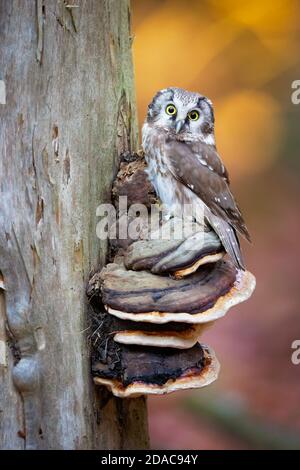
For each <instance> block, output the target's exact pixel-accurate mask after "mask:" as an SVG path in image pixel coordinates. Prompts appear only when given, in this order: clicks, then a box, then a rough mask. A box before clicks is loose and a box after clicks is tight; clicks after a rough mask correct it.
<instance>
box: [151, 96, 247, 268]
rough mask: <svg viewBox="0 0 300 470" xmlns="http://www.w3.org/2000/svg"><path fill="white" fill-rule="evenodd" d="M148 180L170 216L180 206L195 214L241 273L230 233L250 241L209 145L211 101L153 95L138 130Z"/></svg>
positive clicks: (225, 176) (236, 246)
mask: <svg viewBox="0 0 300 470" xmlns="http://www.w3.org/2000/svg"><path fill="white" fill-rule="evenodd" d="M143 149H144V152H145V158H146V161H147V164H148V169H147V171H148V175H149V179H150V181H151V183H152V184H153V186H154V189H155V191H156V193H157V194H158V196H159V198H160V199H161V201H162V203H163V204H164V205H165V206H166V207H167V208H168V209H169V211H170V213H180V212H181V213H182V210H183V206H184V204H195V205H197V206H198V207H199V208H201V210H202V212H203V213H204V216H205V219H206V221H207V222H208V223H209V225H210V226H211V227H212V228H213V229H214V230H215V232H216V233H217V234H218V236H219V237H220V240H221V242H222V243H223V246H224V248H225V250H226V251H227V252H228V254H229V255H230V256H231V258H232V259H233V261H234V262H235V264H236V265H237V266H238V267H239V268H242V269H244V267H245V265H244V261H243V258H242V254H241V251H240V245H239V241H238V238H237V234H236V232H239V233H240V234H242V235H243V236H245V237H246V238H247V239H248V240H249V241H250V236H249V232H248V230H247V227H246V225H245V222H244V220H243V217H242V214H241V212H240V210H239V208H238V206H237V204H236V202H235V200H234V197H233V195H232V194H231V192H230V189H229V177H228V173H227V170H226V168H225V166H224V165H223V163H222V161H221V159H220V157H219V155H218V153H217V150H216V145H215V137H214V112H213V107H212V103H211V101H210V100H209V99H208V98H206V97H205V96H202V95H200V94H198V93H192V92H188V91H186V90H183V89H181V88H166V89H164V90H161V91H159V92H158V93H157V94H156V95H155V96H154V98H153V100H152V102H151V103H150V104H149V107H148V114H147V117H146V121H145V123H144V126H143Z"/></svg>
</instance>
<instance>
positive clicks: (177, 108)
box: [146, 87, 214, 143]
mask: <svg viewBox="0 0 300 470" xmlns="http://www.w3.org/2000/svg"><path fill="white" fill-rule="evenodd" d="M146 122H147V123H148V124H153V125H155V126H156V127H161V128H162V129H164V130H166V131H169V132H171V133H174V134H176V135H177V136H178V137H179V138H180V137H181V136H182V137H184V138H188V137H195V138H199V139H201V140H203V141H205V142H207V143H214V111H213V107H212V103H211V101H210V100H209V99H208V98H206V97H205V96H203V95H200V94H199V93H194V92H190V91H187V90H184V89H182V88H173V87H171V88H165V89H164V90H160V91H159V92H157V93H156V95H155V96H154V98H153V100H152V101H151V103H150V104H149V106H148V113H147V118H146Z"/></svg>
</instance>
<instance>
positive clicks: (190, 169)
mask: <svg viewBox="0 0 300 470" xmlns="http://www.w3.org/2000/svg"><path fill="white" fill-rule="evenodd" d="M165 157H166V162H167V165H168V168H169V171H170V172H171V173H172V175H173V176H174V178H176V179H177V180H178V181H180V182H181V183H182V184H184V185H185V186H186V187H188V188H189V189H190V190H191V191H193V192H194V193H195V194H196V195H197V196H198V197H199V198H200V199H201V200H202V201H203V202H204V204H205V205H206V207H207V208H208V214H207V218H208V221H209V223H210V225H211V226H212V227H213V229H214V230H215V232H216V233H217V234H218V235H219V237H220V240H221V242H222V244H223V246H224V248H225V250H226V251H227V253H228V254H229V255H230V256H231V258H232V259H233V261H234V262H235V264H236V266H237V267H238V268H241V269H245V264H244V260H243V256H242V253H241V250H240V245H239V240H238V238H237V236H236V230H237V231H238V232H240V233H241V234H242V235H244V236H245V237H246V238H247V240H249V241H250V235H249V232H248V230H247V227H246V224H245V222H244V219H243V217H242V214H241V212H240V210H239V208H238V206H237V204H236V202H235V200H234V197H233V195H232V194H231V192H230V189H229V179H228V173H227V171H226V169H225V167H224V165H223V164H222V162H221V159H220V157H219V155H218V154H217V151H216V149H215V147H213V146H211V145H205V144H202V143H200V144H199V143H185V142H178V141H172V140H170V141H168V142H167V143H166V146H165Z"/></svg>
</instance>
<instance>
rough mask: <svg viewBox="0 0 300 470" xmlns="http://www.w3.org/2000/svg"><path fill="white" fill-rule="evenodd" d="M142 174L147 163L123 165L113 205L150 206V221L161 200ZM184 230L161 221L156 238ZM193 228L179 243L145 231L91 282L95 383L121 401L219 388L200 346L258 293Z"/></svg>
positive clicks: (117, 248) (118, 248)
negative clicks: (122, 201) (124, 201)
mask: <svg viewBox="0 0 300 470" xmlns="http://www.w3.org/2000/svg"><path fill="white" fill-rule="evenodd" d="M144 166H145V163H144V160H143V157H142V156H141V155H135V156H134V157H133V158H130V159H129V160H127V161H123V163H122V164H121V167H120V171H119V173H118V175H117V178H116V182H115V184H114V187H113V198H114V201H115V202H116V199H117V197H118V196H120V195H126V196H128V200H130V201H131V203H137V202H139V201H142V202H144V203H145V205H146V206H147V208H148V214H146V217H148V216H149V208H150V204H151V203H153V202H155V198H154V195H153V193H152V192H151V191H152V190H151V188H150V187H149V185H148V184H146V182H145V174H144ZM119 216H121V214H119ZM178 223H179V221H178V220H177V219H176V217H174V218H173V219H171V220H164V219H162V220H160V224H159V228H157V227H156V232H157V231H162V230H163V229H166V228H168V230H169V232H168V233H172V234H173V233H174V232H175V231H176V229H177V224H178ZM188 223H189V224H190V225H191V226H192V229H193V230H192V231H191V232H188V231H185V230H182V232H181V236H179V237H177V238H176V237H173V236H171V237H166V238H165V237H157V233H154V232H155V231H154V230H153V229H152V230H151V228H150V229H149V230H145V229H144V227H143V229H142V230H141V232H140V234H139V239H137V240H135V241H134V240H132V239H129V240H127V242H126V243H124V240H123V241H121V242H120V243H119V244H118V243H116V242H114V246H113V248H114V250H113V253H114V255H113V256H112V257H111V262H110V263H108V264H107V265H106V266H105V267H104V268H103V269H102V270H101V271H100V272H97V273H95V274H94V275H93V276H92V277H91V279H90V281H89V284H88V289H87V295H88V298H89V301H90V305H91V307H92V309H93V311H94V313H93V315H92V318H93V333H92V335H91V338H92V372H93V377H94V382H95V384H98V385H104V386H106V387H107V388H108V389H109V390H110V391H111V392H112V393H113V394H114V395H116V396H118V397H129V396H138V395H143V394H145V395H147V394H163V393H169V392H173V391H175V390H180V389H187V388H199V387H203V386H205V385H208V384H209V383H211V382H213V381H214V380H216V378H217V376H218V372H219V363H218V360H217V358H216V356H215V354H214V352H213V350H212V349H211V348H210V347H208V346H205V345H204V344H201V343H200V342H199V338H200V336H201V334H202V332H203V330H204V329H206V328H207V327H209V326H211V325H212V324H213V322H214V321H216V320H217V319H219V318H221V317H223V316H224V315H225V314H226V313H227V311H228V310H229V309H230V308H231V307H232V306H234V305H236V304H238V303H240V302H242V301H244V300H246V299H248V298H249V297H250V296H251V294H252V292H253V290H254V288H255V278H254V276H253V275H252V274H251V273H250V272H249V271H243V270H239V269H237V268H236V267H235V266H234V265H233V264H232V262H231V261H230V260H228V259H227V257H225V252H224V249H223V247H222V245H221V242H220V240H219V238H218V237H217V235H216V234H215V232H213V231H212V230H210V229H209V228H208V227H206V226H201V225H199V224H197V223H196V222H194V221H189V222H188ZM184 224H186V222H184ZM140 225H141V226H142V225H144V224H140ZM146 225H147V224H146ZM183 228H185V226H184V227H183Z"/></svg>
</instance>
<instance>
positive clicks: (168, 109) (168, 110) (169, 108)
mask: <svg viewBox="0 0 300 470" xmlns="http://www.w3.org/2000/svg"><path fill="white" fill-rule="evenodd" d="M166 113H167V114H168V115H169V116H175V114H176V113H177V109H176V108H175V106H174V104H168V106H167V107H166Z"/></svg>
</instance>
